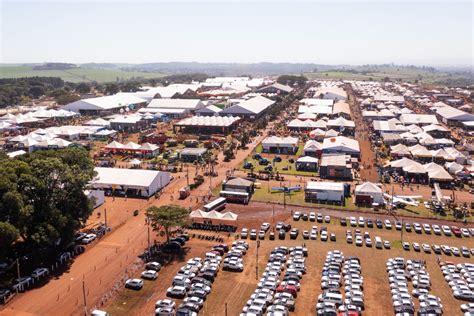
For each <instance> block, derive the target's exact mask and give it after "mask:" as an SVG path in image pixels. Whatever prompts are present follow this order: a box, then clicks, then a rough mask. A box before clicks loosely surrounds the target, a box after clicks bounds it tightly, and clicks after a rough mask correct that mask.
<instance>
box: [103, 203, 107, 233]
mask: <svg viewBox="0 0 474 316" xmlns="http://www.w3.org/2000/svg"><path fill="white" fill-rule="evenodd" d="M104 217H105V228H107V208H105V207H104Z"/></svg>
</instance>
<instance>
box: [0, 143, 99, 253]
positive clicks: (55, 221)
mask: <svg viewBox="0 0 474 316" xmlns="http://www.w3.org/2000/svg"><path fill="white" fill-rule="evenodd" d="M94 174H95V172H94V165H93V164H92V161H91V159H90V157H89V155H88V152H87V151H86V150H84V149H79V148H76V149H64V150H58V151H54V150H50V151H39V152H35V153H32V154H27V155H24V156H22V157H19V158H18V159H3V158H2V157H0V223H2V222H4V223H8V224H9V225H11V226H8V227H7V226H5V225H3V230H4V231H5V234H6V236H7V237H8V236H10V237H11V238H13V236H14V235H15V234H18V236H19V237H20V238H18V240H20V241H21V242H17V243H16V244H18V246H19V247H18V249H21V250H22V251H24V252H27V251H33V252H38V256H43V255H46V254H47V253H48V251H49V250H54V249H57V248H56V247H57V246H59V247H60V248H63V247H66V246H67V245H69V244H70V243H71V242H72V241H73V240H74V234H75V233H76V231H77V230H78V229H79V228H81V227H83V225H84V224H85V222H86V220H87V218H88V217H89V216H90V214H91V213H92V205H91V202H90V200H89V199H88V198H87V196H86V195H85V194H84V189H85V188H86V185H87V184H88V183H89V182H90V181H91V180H92V178H93V176H94ZM7 233H8V234H7ZM11 238H10V239H9V240H10V241H11ZM7 240H8V239H7ZM20 246H21V247H20ZM8 251H10V252H13V251H14V250H13V249H8ZM3 255H4V254H3Z"/></svg>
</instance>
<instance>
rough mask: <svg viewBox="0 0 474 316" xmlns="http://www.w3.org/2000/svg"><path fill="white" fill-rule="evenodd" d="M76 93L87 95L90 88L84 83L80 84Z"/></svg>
mask: <svg viewBox="0 0 474 316" xmlns="http://www.w3.org/2000/svg"><path fill="white" fill-rule="evenodd" d="M76 91H77V92H79V93H89V92H91V86H90V85H88V84H87V83H85V82H81V83H79V84H78V85H77V87H76Z"/></svg>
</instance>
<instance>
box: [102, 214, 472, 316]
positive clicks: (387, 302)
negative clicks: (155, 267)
mask: <svg viewBox="0 0 474 316" xmlns="http://www.w3.org/2000/svg"><path fill="white" fill-rule="evenodd" d="M247 211H248V212H249V213H248V214H245V213H243V212H239V213H240V214H239V216H240V217H241V218H242V221H239V222H241V223H242V225H247V226H246V227H247V228H256V229H258V228H259V227H260V224H261V222H262V218H266V221H269V222H272V216H271V214H272V210H271V208H266V209H262V212H261V213H260V214H258V215H257V214H256V212H254V211H255V209H254V208H252V209H248V210H247ZM329 212H330V211H329ZM324 213H328V211H325V212H324ZM344 216H345V215H344ZM282 219H285V220H286V222H288V223H291V224H292V226H293V227H297V228H299V229H300V234H299V236H298V238H297V239H296V240H290V239H289V235H287V238H286V240H273V241H272V240H269V239H268V234H267V237H266V239H265V240H263V241H261V243H260V248H259V255H258V261H257V257H256V242H255V241H251V240H247V241H248V242H249V244H250V249H249V251H248V253H247V254H246V255H245V257H244V266H245V269H244V272H242V273H233V272H226V271H221V272H219V274H218V276H217V278H216V281H215V282H214V284H213V287H212V291H211V294H210V295H209V296H208V298H207V301H206V303H205V307H204V308H203V310H202V311H201V313H200V315H209V316H210V315H225V306H226V304H227V312H228V315H238V314H239V313H240V311H241V309H242V307H243V306H244V305H245V302H246V301H247V300H248V299H249V298H250V295H251V294H252V293H253V291H254V290H255V289H256V284H257V282H258V281H257V280H256V267H257V266H258V269H259V270H258V274H257V276H258V278H260V276H261V273H262V271H263V269H264V267H265V264H266V261H267V258H268V255H269V253H270V252H271V250H272V249H273V248H274V247H276V246H279V245H284V246H287V247H291V246H297V245H303V244H305V245H306V247H307V248H308V252H309V255H308V258H307V261H306V266H307V274H306V275H305V277H303V279H302V283H301V291H300V292H299V293H298V297H297V299H296V310H295V312H294V313H293V314H294V315H311V314H314V312H315V303H316V299H317V296H318V295H319V294H320V293H321V289H320V277H321V269H322V266H323V263H324V259H325V256H326V253H327V252H328V251H330V250H335V249H338V250H341V251H343V253H344V255H346V256H358V257H359V258H360V259H361V266H362V275H363V277H364V295H365V305H366V311H365V313H364V314H365V315H390V314H391V310H392V309H391V306H392V302H391V297H390V290H389V283H388V276H387V273H386V271H385V263H386V261H387V259H388V258H391V257H398V256H400V257H404V258H405V259H423V260H426V264H427V271H428V272H429V273H430V276H431V281H432V284H433V288H432V293H433V294H434V295H437V296H439V297H440V298H441V300H442V304H443V306H444V311H445V313H448V311H450V315H454V314H457V313H458V312H459V311H460V310H459V306H460V305H461V304H462V302H461V301H458V300H456V299H454V297H453V296H452V293H451V290H450V288H449V286H448V284H447V283H446V282H445V280H444V279H443V277H442V273H441V270H440V268H439V267H438V264H437V255H435V254H425V253H423V252H414V251H413V250H411V251H405V250H403V249H402V248H401V244H400V232H399V231H396V230H395V229H393V230H386V229H378V228H360V229H361V230H362V232H364V231H368V232H369V233H370V235H371V238H372V239H374V237H375V236H380V237H381V238H382V239H384V240H389V241H390V242H391V244H392V249H390V250H378V249H376V248H375V247H372V248H367V247H366V246H363V247H356V246H355V245H354V244H347V243H346V241H345V238H344V236H345V232H346V230H348V229H352V230H354V229H355V228H351V227H343V226H341V225H340V224H339V220H335V219H333V220H332V222H331V223H330V224H322V223H317V222H309V221H302V220H300V221H297V222H294V221H292V220H291V218H290V210H289V209H287V210H283V208H282V207H279V208H278V209H277V210H276V213H275V221H277V220H282ZM312 225H316V226H318V228H321V227H322V226H327V227H328V232H329V233H335V234H336V236H337V241H336V242H331V241H327V242H323V241H321V240H319V235H318V240H304V239H303V238H302V230H304V229H306V230H311V226H312ZM189 233H190V235H191V236H192V235H193V234H204V233H203V232H201V231H190V232H189ZM233 240H235V239H234V238H233V237H230V238H228V239H227V242H228V243H231V242H232V241H233ZM403 240H404V241H416V242H420V243H428V244H438V245H440V244H447V245H449V246H457V247H459V246H462V245H466V246H469V247H473V246H474V242H473V240H472V238H456V237H444V236H436V235H426V234H416V233H414V232H411V233H408V232H404V234H403ZM214 244H215V242H212V241H204V240H201V239H197V238H191V240H190V241H189V242H188V244H187V245H188V247H189V249H188V251H189V253H187V254H186V255H185V257H184V258H179V259H178V260H177V261H176V262H173V263H172V264H169V265H167V266H166V267H165V268H164V269H163V270H162V271H161V272H160V275H159V278H158V280H157V281H148V282H146V283H147V285H146V286H145V287H144V289H143V290H142V291H139V292H135V291H131V290H125V289H124V290H122V291H121V293H120V294H119V296H118V298H117V299H116V300H115V301H114V302H113V303H112V304H111V305H109V306H108V307H107V308H106V309H107V310H108V311H109V312H110V313H111V315H152V314H153V309H154V303H155V301H156V300H158V299H161V298H164V297H165V296H166V289H167V287H169V286H170V285H171V280H172V278H173V276H174V274H175V273H176V271H177V270H178V269H179V268H180V267H181V266H182V265H183V263H184V260H186V259H188V258H191V257H194V256H203V255H204V254H205V252H206V251H208V250H209V249H210V248H211V247H212V245H214ZM440 257H441V259H443V260H449V261H453V262H456V263H461V262H474V259H473V258H462V257H447V256H445V255H440ZM416 301H417V300H415V302H416ZM388 311H390V312H388Z"/></svg>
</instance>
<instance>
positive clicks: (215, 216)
mask: <svg viewBox="0 0 474 316" xmlns="http://www.w3.org/2000/svg"><path fill="white" fill-rule="evenodd" d="M221 217H222V215H221V213H219V212H216V211H210V212H208V213H206V218H209V219H220V218H221Z"/></svg>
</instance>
